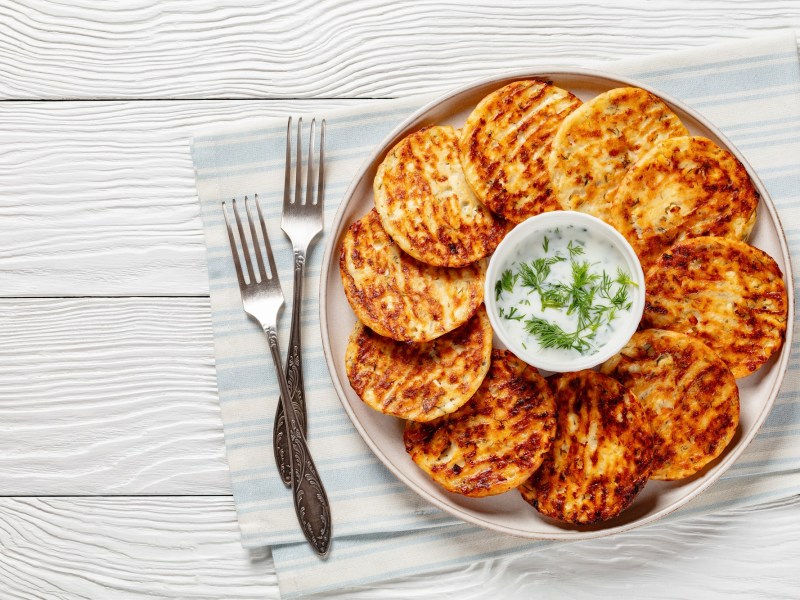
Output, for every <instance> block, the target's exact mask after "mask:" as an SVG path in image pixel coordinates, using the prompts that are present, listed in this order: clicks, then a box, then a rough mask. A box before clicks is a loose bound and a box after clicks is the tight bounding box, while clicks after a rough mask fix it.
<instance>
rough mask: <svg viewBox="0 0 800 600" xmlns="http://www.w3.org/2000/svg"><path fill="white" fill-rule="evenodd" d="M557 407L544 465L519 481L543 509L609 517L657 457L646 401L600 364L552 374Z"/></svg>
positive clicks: (574, 518)
mask: <svg viewBox="0 0 800 600" xmlns="http://www.w3.org/2000/svg"><path fill="white" fill-rule="evenodd" d="M548 382H549V384H550V387H551V388H552V389H553V392H554V394H555V398H556V406H557V410H558V417H557V423H558V425H557V431H556V438H555V440H554V441H553V446H552V449H551V450H550V452H549V453H548V455H547V456H546V457H545V460H544V462H543V463H542V466H541V467H540V468H539V470H538V471H536V472H535V473H534V474H533V476H532V477H531V478H530V479H529V480H528V481H526V482H525V483H524V484H523V485H522V486H520V488H519V489H520V492H521V493H522V497H523V498H524V499H525V500H526V501H527V502H529V503H530V504H531V505H533V507H534V508H536V509H537V510H538V511H539V512H541V513H542V514H544V515H547V516H548V517H551V518H553V519H558V520H559V521H565V522H568V523H575V524H583V525H587V524H591V523H598V522H600V521H605V520H608V519H610V518H612V517H615V516H617V515H618V514H619V513H621V512H622V511H623V510H625V509H626V508H627V507H628V506H629V505H630V504H631V502H633V499H634V498H635V497H636V495H637V494H638V493H639V492H640V491H641V490H642V488H643V487H644V485H645V483H646V482H647V478H648V477H649V476H650V470H651V465H652V460H653V434H652V432H651V429H650V424H649V423H648V422H647V418H646V415H645V411H644V408H643V407H642V405H641V404H640V403H639V401H638V400H637V399H636V397H635V396H634V395H633V393H632V392H630V391H629V390H627V389H625V388H624V387H623V386H622V384H620V383H619V382H618V381H616V380H614V379H612V378H611V377H608V376H607V375H602V374H600V373H596V372H594V371H578V372H576V373H563V374H560V375H554V376H552V377H550V378H549V379H548Z"/></svg>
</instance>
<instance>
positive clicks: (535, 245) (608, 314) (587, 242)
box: [486, 211, 644, 370]
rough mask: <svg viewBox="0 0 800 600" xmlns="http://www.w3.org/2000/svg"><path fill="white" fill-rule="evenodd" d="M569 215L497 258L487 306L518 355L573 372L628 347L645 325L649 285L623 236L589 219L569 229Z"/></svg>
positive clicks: (532, 233) (531, 232)
mask: <svg viewBox="0 0 800 600" xmlns="http://www.w3.org/2000/svg"><path fill="white" fill-rule="evenodd" d="M564 212H565V211H564ZM564 212H562V217H561V219H560V221H561V222H559V223H558V224H553V225H552V226H543V227H541V228H529V231H527V232H526V234H525V236H524V237H521V236H517V237H518V238H520V239H517V240H514V242H515V243H513V244H512V245H511V246H510V247H507V248H505V250H506V251H505V252H503V253H500V254H501V255H500V256H497V255H496V256H495V257H493V259H492V260H493V262H497V261H499V262H497V264H495V265H493V266H492V268H490V270H489V274H490V276H491V277H492V280H491V281H489V280H487V285H486V294H487V298H488V296H489V295H490V294H491V295H492V296H493V297H492V298H491V300H492V302H488V301H487V307H488V308H490V310H492V312H493V314H490V317H491V318H492V321H493V325H494V326H495V329H496V330H497V329H498V327H499V328H501V329H502V330H503V331H502V332H501V333H502V335H501V336H500V337H501V340H504V341H506V340H508V341H506V343H507V345H509V346H510V349H511V350H512V351H514V350H515V348H516V349H521V353H522V354H525V355H527V356H534V357H536V359H537V360H538V361H542V362H543V363H544V364H546V365H553V364H563V365H564V369H563V370H571V369H570V364H573V363H575V361H576V360H577V361H578V362H581V363H584V362H586V361H587V360H590V359H588V358H587V357H592V356H595V355H597V354H598V353H602V354H605V353H604V352H603V350H605V349H606V346H607V345H608V344H609V343H610V342H613V343H614V345H615V346H619V347H621V346H622V345H624V344H625V342H627V340H628V339H629V338H630V336H631V335H632V334H633V332H634V331H635V329H636V326H637V325H638V322H639V319H640V318H641V311H642V308H643V295H644V280H643V276H642V274H641V267H640V266H639V263H638V260H636V258H635V254H633V252H632V250H630V246H628V245H627V243H626V242H624V239H622V237H621V236H620V235H619V234H618V233H617V232H616V231H614V230H613V229H611V228H610V227H609V226H607V225H606V224H605V223H602V222H601V221H599V220H597V219H594V218H593V217H588V216H587V215H580V217H581V218H575V219H570V221H574V223H572V222H567V223H563V221H564V218H563V214H564ZM547 214H550V213H547ZM553 214H555V213H553ZM571 214H573V215H574V214H576V213H571ZM545 216H546V215H540V217H545ZM540 217H534V219H537V218H540ZM586 219H591V220H592V221H597V223H600V225H602V227H600V228H598V226H597V225H596V224H595V223H593V222H585V221H586ZM551 220H553V219H551ZM582 221H584V222H585V223H582ZM523 225H528V223H527V222H526V223H524V224H523ZM518 227H520V226H518ZM607 230H611V232H612V234H613V235H610V234H609V232H608V231H607ZM515 232H516V229H515V231H512V232H511V234H509V237H511V236H512V235H513V234H514V233H515ZM617 238H619V239H617ZM620 240H622V244H623V245H624V246H627V248H626V247H624V246H622V245H621V244H620ZM504 243H505V242H504ZM501 246H502V245H501ZM498 250H500V248H498ZM628 250H630V252H628V254H627V255H626V254H625V252H627V251H628ZM631 255H632V256H633V261H634V262H633V263H632V262H631ZM621 330H624V331H621ZM620 334H622V335H620ZM620 338H621V343H620V342H619V340H620ZM512 340H513V341H512ZM616 350H618V348H616V349H614V352H616ZM521 358H523V359H525V356H521ZM603 360H604V358H603ZM528 362H531V361H530V360H529V361H528ZM532 364H536V363H534V362H532ZM595 364H596V363H595ZM537 366H539V365H537ZM592 366H593V365H592ZM544 368H547V367H544ZM580 368H583V367H582V366H581V367H580ZM551 370H554V369H551Z"/></svg>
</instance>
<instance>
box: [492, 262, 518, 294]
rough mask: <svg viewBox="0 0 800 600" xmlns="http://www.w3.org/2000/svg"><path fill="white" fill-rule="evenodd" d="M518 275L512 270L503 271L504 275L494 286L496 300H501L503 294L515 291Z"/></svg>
mask: <svg viewBox="0 0 800 600" xmlns="http://www.w3.org/2000/svg"><path fill="white" fill-rule="evenodd" d="M517 277H519V275H517V274H516V273H513V272H512V271H511V269H506V270H505V271H503V274H502V275H500V279H498V280H497V282H496V283H495V284H494V299H495V300H500V296H501V295H502V294H503V292H508V293H509V294H510V293H511V292H512V291H513V289H514V284H515V283H516V282H517Z"/></svg>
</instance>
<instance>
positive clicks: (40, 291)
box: [0, 8, 363, 296]
mask: <svg viewBox="0 0 800 600" xmlns="http://www.w3.org/2000/svg"><path fill="white" fill-rule="evenodd" d="M0 10H2V9H1V8H0ZM1 38H2V34H0V40H1ZM0 46H2V41H0ZM1 55H2V52H0V56H1ZM0 79H2V77H0ZM361 102H363V101H361ZM351 103H352V102H351ZM343 104H347V102H345V101H332V100H322V101H305V102H290V101H279V102H275V101H273V102H262V101H202V102H200V101H177V102H172V101H165V102H146V101H140V102H0V140H2V150H0V233H1V234H2V235H0V274H2V285H1V286H0V295H1V296H88V295H159V294H160V295H167V294H168V295H198V294H206V293H208V279H207V274H206V258H205V246H204V242H203V233H202V225H201V221H200V213H199V205H198V202H197V194H196V191H195V184H194V169H193V166H192V160H191V155H190V143H191V136H192V134H193V132H194V131H196V130H197V128H199V127H202V126H205V125H208V124H214V123H224V122H232V121H238V120H240V119H245V118H251V117H266V116H284V115H287V114H291V113H292V112H297V111H299V110H301V109H306V110H310V111H317V112H319V113H322V114H324V112H325V111H326V110H328V109H331V108H334V107H337V106H342V105H343Z"/></svg>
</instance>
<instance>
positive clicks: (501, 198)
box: [460, 80, 581, 223]
mask: <svg viewBox="0 0 800 600" xmlns="http://www.w3.org/2000/svg"><path fill="white" fill-rule="evenodd" d="M580 105H581V101H580V100H579V99H578V98H577V97H575V96H573V95H572V94H571V93H569V92H567V91H566V90H562V89H561V88H559V87H556V86H554V85H552V84H550V83H548V82H546V81H538V80H527V81H515V82H513V83H509V84H508V85H506V86H504V87H502V88H500V89H499V90H497V91H495V92H492V93H491V94H489V95H488V96H486V97H485V98H484V99H483V100H481V102H480V103H479V104H478V106H477V107H476V108H475V110H473V111H472V114H470V116H469V117H468V118H467V122H466V124H465V125H464V128H463V129H462V130H461V143H460V147H461V164H462V165H463V166H464V173H465V175H466V176H467V181H469V184H470V185H471V186H472V189H473V190H475V193H476V194H477V195H478V198H480V200H481V202H483V203H484V204H485V205H486V206H488V207H489V208H490V209H492V210H493V211H494V212H495V213H497V214H499V215H502V216H503V217H505V218H506V219H508V220H509V221H511V222H513V223H520V222H521V221H524V220H525V219H527V218H528V217H532V216H534V215H538V214H539V213H542V212H545V211H548V210H558V209H560V208H561V207H560V205H559V204H558V201H557V200H556V199H555V197H554V196H553V190H552V188H551V187H550V177H549V175H548V173H547V159H548V157H549V156H550V149H551V147H552V143H553V136H554V135H555V133H556V131H557V130H558V127H559V125H561V122H562V121H563V120H564V117H566V116H567V115H568V114H569V113H571V112H572V111H573V110H575V109H576V108H577V107H578V106H580Z"/></svg>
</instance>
